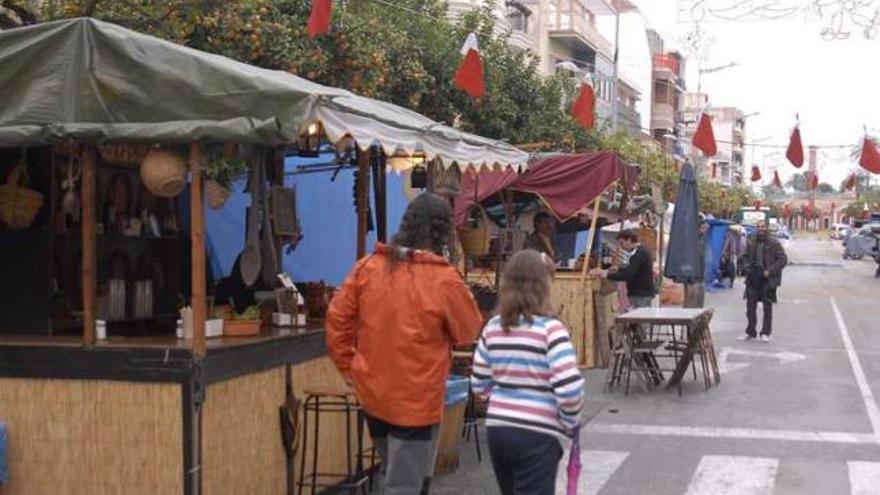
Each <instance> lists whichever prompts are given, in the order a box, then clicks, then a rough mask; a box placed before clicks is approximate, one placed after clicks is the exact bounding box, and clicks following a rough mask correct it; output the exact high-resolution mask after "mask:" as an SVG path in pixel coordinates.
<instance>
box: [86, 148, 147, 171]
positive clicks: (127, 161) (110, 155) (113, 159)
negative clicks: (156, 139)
mask: <svg viewBox="0 0 880 495" xmlns="http://www.w3.org/2000/svg"><path fill="white" fill-rule="evenodd" d="M98 151H99V152H100V153H101V159H102V160H104V161H105V162H107V163H112V164H114V165H131V166H137V165H138V164H140V163H141V162H142V161H143V160H144V157H145V156H147V154H148V153H149V152H150V147H149V146H147V145H145V144H129V143H112V144H102V145H100V146H98Z"/></svg>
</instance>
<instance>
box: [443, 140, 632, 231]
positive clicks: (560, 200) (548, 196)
mask: <svg viewBox="0 0 880 495" xmlns="http://www.w3.org/2000/svg"><path fill="white" fill-rule="evenodd" d="M638 173H639V172H638V167H635V166H632V165H628V164H626V163H624V161H623V160H622V159H621V158H620V157H619V156H617V155H616V154H615V153H614V152H611V151H599V152H595V153H581V154H558V155H551V156H547V157H543V158H537V159H534V160H532V162H531V164H530V166H529V170H528V171H527V172H525V173H523V174H517V173H515V172H513V171H509V170H508V171H497V172H483V173H479V174H478V173H475V172H474V171H469V172H467V173H465V174H463V176H462V183H461V194H460V195H459V196H458V197H457V198H456V201H455V221H456V225H463V224H464V222H465V219H466V218H467V212H468V209H469V208H470V207H471V205H473V204H474V201H475V200H477V201H479V202H481V203H482V202H485V201H486V200H488V199H489V198H491V197H493V196H494V195H496V194H498V193H499V192H501V191H503V190H505V189H510V190H512V191H517V192H521V193H528V194H534V195H535V196H537V197H538V198H540V199H541V201H542V202H543V203H544V205H545V206H546V207H547V208H548V209H549V210H550V212H551V213H553V214H554V215H555V216H556V218H557V219H558V220H560V221H566V220H569V219H571V218H574V217H575V216H577V214H578V213H580V212H581V211H583V210H584V209H585V208H586V207H587V206H589V205H590V203H592V202H593V200H595V199H596V198H598V197H599V196H601V195H602V193H603V192H604V191H605V189H606V188H608V186H610V185H611V184H613V183H615V182H620V183H621V184H623V185H624V188H625V189H626V190H630V189H631V188H632V187H633V186H635V185H636V184H637V181H638Z"/></svg>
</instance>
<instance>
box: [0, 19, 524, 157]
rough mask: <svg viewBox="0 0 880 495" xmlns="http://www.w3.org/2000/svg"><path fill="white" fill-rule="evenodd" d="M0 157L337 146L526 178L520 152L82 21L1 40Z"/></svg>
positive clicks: (284, 77) (290, 78)
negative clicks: (303, 137)
mask: <svg viewBox="0 0 880 495" xmlns="http://www.w3.org/2000/svg"><path fill="white" fill-rule="evenodd" d="M0 67H2V68H3V70H2V71H0V93H2V94H3V100H4V101H3V105H2V106H0V146H5V147H12V146H32V145H43V144H49V143H53V142H58V141H63V140H77V141H84V142H94V143H100V142H107V141H142V142H187V141H193V140H206V141H239V142H246V143H254V144H266V145H277V144H283V143H292V142H294V141H295V140H296V138H297V136H298V135H299V134H300V133H301V131H302V130H303V129H305V128H306V127H307V126H308V125H309V124H311V123H313V122H321V123H322V125H323V127H324V129H325V132H326V134H327V136H328V137H329V138H330V140H332V141H336V140H338V139H340V138H342V137H343V136H345V135H351V136H352V137H353V138H355V140H356V141H357V142H358V144H359V145H360V146H361V147H363V148H366V147H368V146H370V145H371V144H374V143H379V144H380V145H381V146H383V148H384V149H385V150H386V152H389V153H393V152H394V151H396V150H399V149H400V150H404V151H405V152H407V153H413V152H415V151H420V152H423V153H425V154H426V155H427V157H428V158H429V159H433V158H439V159H440V160H441V162H442V163H444V164H447V165H449V164H451V163H458V164H459V165H462V166H468V165H474V166H492V165H501V166H511V167H515V168H525V166H526V163H527V160H528V156H527V155H526V153H524V152H522V151H521V150H519V149H517V148H515V147H513V146H511V145H509V144H506V143H503V142H500V141H494V140H491V139H485V138H481V137H479V136H474V135H470V134H467V133H462V132H459V131H457V130H455V129H452V128H449V127H446V126H443V125H441V124H438V123H437V122H434V121H433V120H431V119H428V118H426V117H424V116H422V115H419V114H418V113H415V112H412V111H410V110H407V109H405V108H401V107H399V106H396V105H393V104H390V103H386V102H382V101H377V100H372V99H369V98H364V97H360V96H357V95H355V94H353V93H351V92H349V91H345V90H341V89H337V88H331V87H327V86H322V85H320V84H316V83H313V82H311V81H308V80H306V79H302V78H299V77H296V76H294V75H292V74H289V73H287V72H282V71H273V70H267V69H261V68H258V67H254V66H250V65H247V64H243V63H240V62H236V61H234V60H231V59H228V58H226V57H222V56H219V55H214V54H210V53H206V52H202V51H198V50H194V49H192V48H187V47H184V46H180V45H176V44H174V43H171V42H168V41H164V40H161V39H159V38H155V37H152V36H148V35H145V34H142V33H138V32H135V31H131V30H129V29H126V28H123V27H120V26H117V25H114V24H110V23H106V22H102V21H98V20H95V19H91V18H85V19H71V20H64V21H56V22H48V23H43V24H37V25H34V26H28V27H22V28H16V29H11V30H7V31H2V32H0Z"/></svg>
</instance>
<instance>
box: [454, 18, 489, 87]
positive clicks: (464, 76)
mask: <svg viewBox="0 0 880 495" xmlns="http://www.w3.org/2000/svg"><path fill="white" fill-rule="evenodd" d="M461 54H462V55H464V58H463V59H462V61H461V64H459V66H458V70H456V71H455V77H454V79H453V80H454V81H455V85H456V86H458V88H459V89H460V90H462V91H464V92H465V93H467V94H468V95H470V96H471V97H472V98H479V97H481V96H483V95H484V94H485V93H486V81H485V76H484V74H483V60H482V59H481V58H480V47H479V45H478V44H477V35H476V34H474V33H471V34H469V35H468V37H467V39H466V40H465V42H464V45H463V46H462V47H461Z"/></svg>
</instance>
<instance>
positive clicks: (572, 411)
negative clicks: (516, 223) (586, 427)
mask: <svg viewBox="0 0 880 495" xmlns="http://www.w3.org/2000/svg"><path fill="white" fill-rule="evenodd" d="M552 278H553V262H552V260H550V258H549V257H548V256H547V255H545V254H541V253H539V252H537V251H533V250H530V249H527V250H524V251H520V252H518V253H516V254H515V255H514V256H513V257H511V258H510V260H509V261H508V262H507V266H506V268H505V270H504V273H503V274H502V278H501V288H500V294H499V301H498V315H497V316H495V317H494V318H492V319H491V320H490V321H489V323H487V324H486V327H485V328H484V329H483V334H482V336H481V337H480V341H479V344H478V345H477V350H476V353H475V355H474V368H473V377H472V378H471V380H472V384H473V389H474V392H475V393H476V394H478V395H480V396H484V397H485V396H487V395H488V396H489V410H488V412H487V415H486V425H487V427H488V435H489V451H490V454H491V456H492V466H493V468H494V470H495V477H496V478H497V480H498V485H499V487H500V488H501V493H502V494H503V495H553V494H554V491H555V481H556V471H557V467H558V465H559V460H560V458H561V457H562V451H563V445H567V444H568V443H569V442H570V440H571V434H572V430H573V429H574V427H575V426H577V424H578V422H579V420H580V415H581V407H582V405H583V396H584V379H583V376H582V375H581V373H580V370H578V367H577V358H576V356H575V352H574V347H572V345H571V339H570V338H569V334H568V329H566V328H565V325H563V324H562V322H560V321H559V320H558V319H557V318H555V317H553V316H552V315H553V309H552V306H551V302H550V284H551V282H552Z"/></svg>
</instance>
